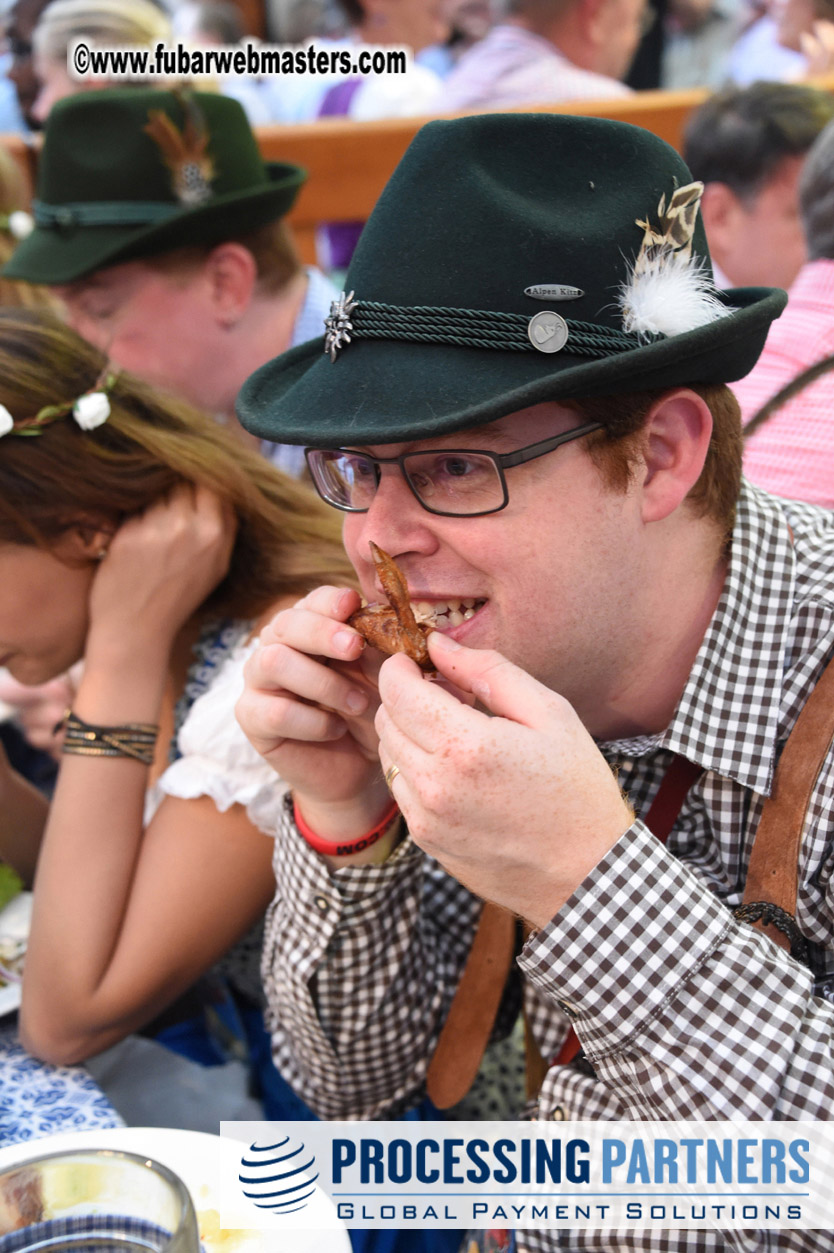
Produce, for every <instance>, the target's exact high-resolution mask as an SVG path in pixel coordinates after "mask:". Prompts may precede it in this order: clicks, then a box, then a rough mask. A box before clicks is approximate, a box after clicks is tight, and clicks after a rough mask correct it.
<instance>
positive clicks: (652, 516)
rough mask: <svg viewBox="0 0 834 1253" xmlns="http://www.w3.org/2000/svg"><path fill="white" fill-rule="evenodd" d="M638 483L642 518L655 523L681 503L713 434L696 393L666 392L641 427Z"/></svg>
mask: <svg viewBox="0 0 834 1253" xmlns="http://www.w3.org/2000/svg"><path fill="white" fill-rule="evenodd" d="M643 430H644V435H645V441H644V445H643V462H644V473H643V478H642V483H641V489H640V490H641V493H642V510H641V512H642V517H643V521H644V522H659V521H661V520H662V519H663V518H667V517H669V515H670V514H672V513H674V511H675V510H676V509H677V508H678V507H679V506H680V505H681V504H682V503H683V501H684V500H685V499H686V497H687V496H688V494H689V492H690V491H691V490H692V488H693V487H694V486H695V484H696V483H697V482H698V479H699V478H700V477H701V471H702V470H703V468H704V462H705V461H706V458H707V452H708V451H709V442H710V439H711V438H712V414H711V412H710V409H709V406H708V405H707V403H706V401H704V400H702V399H701V397H700V396H699V395H698V394H697V392H693V391H689V389H688V388H679V389H678V390H676V391H673V392H667V393H666V395H665V396H662V397H661V399H660V400H658V401H657V402H656V403H655V404H654V405H653V407H652V408H651V409H650V410H649V414H648V416H647V418H646V423H645V426H644V428H643Z"/></svg>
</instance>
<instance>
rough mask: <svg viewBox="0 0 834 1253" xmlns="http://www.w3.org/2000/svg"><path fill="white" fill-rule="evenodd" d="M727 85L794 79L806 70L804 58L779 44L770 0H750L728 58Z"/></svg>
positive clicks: (739, 85)
mask: <svg viewBox="0 0 834 1253" xmlns="http://www.w3.org/2000/svg"><path fill="white" fill-rule="evenodd" d="M726 70H727V82H726V84H725V86H729V85H730V84H734V85H735V86H736V87H749V86H750V84H751V83H757V82H758V81H759V80H760V79H770V80H775V81H776V82H795V81H796V80H797V79H800V78H801V77H802V75H803V74H804V72H805V58H804V57H803V56H802V54H801V53H800V52H792V51H791V50H790V48H783V47H782V45H781V44H780V43H779V31H778V27H777V25H776V21H775V20H774V18H773V16H772V15H771V12H770V5H769V4H768V0H749V2H748V3H747V4H746V6H745V10H744V12H743V13H742V20H741V27H740V31H739V34H738V36H737V37H736V40H735V42H734V43H733V46H732V48H731V49H730V52H729V56H728V58H727V66H726Z"/></svg>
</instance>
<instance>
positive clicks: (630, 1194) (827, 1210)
mask: <svg viewBox="0 0 834 1253" xmlns="http://www.w3.org/2000/svg"><path fill="white" fill-rule="evenodd" d="M220 1130H221V1136H220V1139H221V1140H222V1139H224V1138H225V1137H230V1139H227V1140H226V1143H227V1144H228V1145H230V1147H231V1152H232V1154H233V1157H232V1161H233V1162H234V1170H233V1171H228V1172H227V1174H226V1179H225V1182H224V1178H223V1174H222V1172H221V1176H220V1179H219V1197H220V1206H219V1216H220V1221H221V1226H222V1227H223V1228H225V1229H230V1230H234V1229H251V1228H260V1229H261V1230H276V1231H278V1230H280V1231H287V1230H290V1229H295V1228H299V1229H303V1230H306V1231H314V1230H315V1231H320V1230H323V1229H328V1230H335V1229H339V1228H340V1229H341V1231H342V1234H343V1235H344V1234H345V1233H346V1230H350V1229H352V1228H357V1229H359V1228H379V1229H385V1228H387V1229H388V1230H400V1229H402V1230H408V1229H412V1230H419V1231H427V1230H431V1229H434V1228H437V1229H440V1230H442V1229H453V1228H454V1229H457V1230H463V1231H466V1230H469V1229H475V1228H478V1229H490V1228H493V1227H500V1228H502V1229H503V1228H515V1229H517V1230H536V1229H537V1230H547V1231H558V1230H564V1231H565V1232H568V1231H572V1230H574V1229H588V1230H590V1229H593V1230H612V1231H614V1230H622V1229H629V1228H635V1229H647V1228H648V1229H652V1228H653V1229H655V1230H656V1231H664V1232H665V1231H669V1230H682V1231H685V1230H696V1231H700V1230H708V1231H713V1232H725V1231H739V1230H748V1231H750V1230H752V1231H756V1232H766V1231H790V1230H794V1231H800V1232H803V1231H829V1230H830V1229H831V1226H832V1223H831V1179H832V1178H834V1120H833V1121H831V1122H780V1121H773V1122H747V1123H735V1122H726V1121H716V1122H699V1123H694V1122H646V1123H641V1122H611V1123H606V1122H590V1123H589V1122H573V1123H567V1122H565V1123H561V1122H559V1123H556V1122H509V1123H502V1122H452V1121H449V1122H444V1121H440V1120H438V1121H436V1122H423V1121H416V1120H415V1121H402V1122H390V1121H373V1122H358V1121H353V1122H316V1121H312V1122H287V1123H278V1124H276V1123H252V1122H249V1123H222V1124H221V1128H220ZM763 1239H764V1237H763ZM329 1247H330V1248H333V1249H334V1250H335V1249H336V1248H339V1253H342V1250H343V1249H346V1248H347V1245H346V1244H344V1242H343V1244H342V1245H341V1246H339V1245H337V1243H336V1241H335V1239H334V1240H333V1241H331V1243H330V1245H329ZM814 1247H816V1246H814ZM826 1247H827V1246H826Z"/></svg>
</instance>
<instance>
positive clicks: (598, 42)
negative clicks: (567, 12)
mask: <svg viewBox="0 0 834 1253" xmlns="http://www.w3.org/2000/svg"><path fill="white" fill-rule="evenodd" d="M573 16H574V21H575V22H576V24H577V27H578V29H579V30H580V31H581V37H582V40H583V43H584V46H585V47H586V48H588V49H589V56H588V58H587V61H588V63H587V65H583V68H584V69H589V70H596V68H597V58H596V51H597V50H598V49H599V48H603V47H605V46H606V45H607V44H608V43H609V42H610V39H611V12H610V4H609V0H580V3H579V4H578V5H577V6H576V8H575V10H574V11H573ZM591 50H593V51H591Z"/></svg>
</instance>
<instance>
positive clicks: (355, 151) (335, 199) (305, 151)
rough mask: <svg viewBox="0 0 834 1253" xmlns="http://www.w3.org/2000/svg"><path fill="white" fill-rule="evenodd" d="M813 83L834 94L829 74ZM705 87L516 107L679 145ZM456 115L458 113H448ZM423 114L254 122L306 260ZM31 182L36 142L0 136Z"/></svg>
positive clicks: (381, 180)
mask: <svg viewBox="0 0 834 1253" xmlns="http://www.w3.org/2000/svg"><path fill="white" fill-rule="evenodd" d="M818 85H819V86H821V87H823V88H824V89H825V90H827V91H831V92H832V93H834V78H827V79H823V80H820V82H819V84H818ZM708 95H709V91H708V90H707V89H706V88H697V89H691V90H688V91H644V92H637V93H635V94H634V95H633V96H627V97H624V98H622V99H618V100H604V101H599V102H597V103H594V102H593V101H586V100H582V101H575V102H573V103H570V102H569V103H564V104H554V105H547V106H542V107H539V108H536V109H535V110H529V109H528V110H523V109H519V110H514V112H537V113H573V114H582V115H584V116H586V117H603V118H612V119H614V120H617V121H621V122H631V123H632V124H634V125H636V126H643V127H645V128H646V129H647V130H650V131H653V132H654V134H656V135H659V136H660V137H661V139H665V140H666V142H667V143H669V144H671V145H672V147H673V148H677V149H678V151H680V149H681V147H682V144H683V134H684V129H685V126H686V122H687V119H688V117H689V115H690V113H692V111H693V110H694V109H696V108H698V106H699V105H700V104H702V103H703V102H704V100H706V99H707V97H708ZM449 116H460V115H449ZM430 120H431V119H430V118H427V117H416V118H405V119H400V118H396V119H385V120H383V121H379V122H353V121H350V120H349V119H345V118H328V119H326V120H322V121H319V122H306V123H302V124H298V125H295V126H263V127H259V128H257V131H256V134H257V136H258V143H259V146H260V149H261V152H262V153H263V155H264V157H265V158H266V159H267V160H272V161H294V162H296V163H297V164H298V165H302V166H304V168H305V169H306V170H307V171H308V179H307V182H306V183H305V185H304V187H303V188H302V191H301V194H300V195H299V197H298V201H297V203H296V205H295V207H294V208H293V210H292V213H291V214H290V216H289V221H290V223H291V224H292V227H293V232H294V234H295V237H296V239H297V241H298V246H299V249H300V251H301V254H302V256H303V258H304V260H305V261H307V262H312V261H314V260H315V259H316V230H317V228H318V226H319V225H320V224H321V223H322V222H352V221H363V220H365V219H366V218H367V217H368V216H369V214H370V212H371V210H372V209H373V207H374V204H375V203H376V200H377V197H378V196H379V193H380V192H381V191H382V188H383V187H384V186H385V184H386V182H387V181H388V178H389V177H390V175H391V173H392V171H393V169H394V167H395V166H396V164H397V162H398V161H399V160H400V158H401V157H402V155H403V153H404V152H405V150H406V148H407V147H408V145H409V143H410V142H411V140H412V139H413V138H414V135H415V134H416V133H417V131H418V130H419V129H420V127H421V126H423V125H424V124H425V123H426V122H428V121H430ZM0 142H2V143H4V144H5V145H6V147H7V148H8V149H9V150H10V151H11V152H12V154H13V155H14V156H15V158H16V159H17V160H18V162H19V163H20V165H21V166H22V168H23V169H24V171H25V173H26V175H27V178H28V179H29V183H30V186H33V185H34V177H35V170H36V165H37V152H38V140H37V139H34V140H26V139H24V138H22V137H21V136H19V135H3V136H0Z"/></svg>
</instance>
